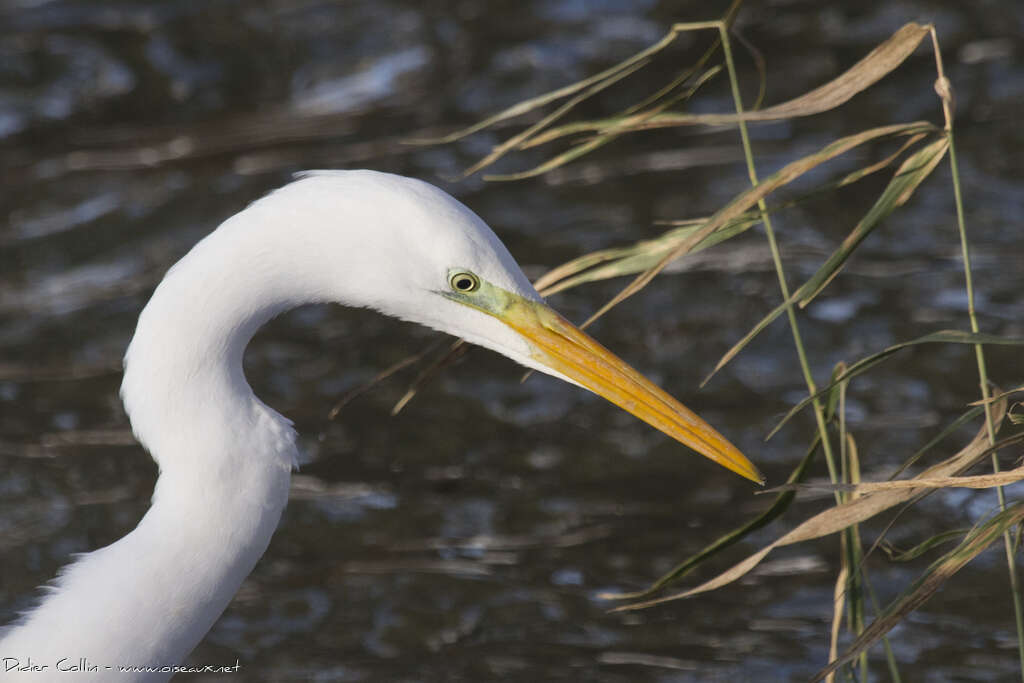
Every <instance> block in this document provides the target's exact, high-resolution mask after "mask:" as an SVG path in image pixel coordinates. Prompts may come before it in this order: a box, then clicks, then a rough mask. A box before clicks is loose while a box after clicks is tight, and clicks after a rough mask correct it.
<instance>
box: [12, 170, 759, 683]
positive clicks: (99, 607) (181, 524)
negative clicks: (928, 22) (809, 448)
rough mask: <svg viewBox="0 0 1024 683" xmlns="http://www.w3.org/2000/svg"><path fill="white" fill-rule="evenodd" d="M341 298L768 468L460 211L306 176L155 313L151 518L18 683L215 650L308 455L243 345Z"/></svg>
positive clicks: (89, 568) (67, 604) (205, 248)
mask: <svg viewBox="0 0 1024 683" xmlns="http://www.w3.org/2000/svg"><path fill="white" fill-rule="evenodd" d="M474 282H476V286H475V287H473V289H470V287H471V286H473V284H474ZM327 301H331V302H338V303H341V304H345V305H349V306H364V307H370V308H374V309H377V310H379V311H381V312H383V313H386V314H388V315H392V316H396V317H399V318H403V319H406V320H411V321H414V322H418V323H421V324H424V325H428V326H430V327H434V328H436V329H439V330H443V331H445V332H449V333H451V334H454V335H458V336H461V337H463V338H465V339H467V340H469V341H471V342H474V343H476V344H480V345H483V346H486V347H488V348H491V349H494V350H495V351H498V352H499V353H502V354H504V355H506V356H509V357H511V358H513V359H514V360H516V361H518V362H520V363H522V364H524V365H526V366H529V367H532V368H535V369H538V370H541V371H543V372H547V373H549V374H553V375H555V376H557V377H560V378H561V379H564V380H567V381H570V382H574V383H577V384H580V385H582V386H585V387H587V388H589V389H592V390H594V391H596V392H597V393H600V394H602V395H604V396H605V397H607V398H609V399H610V400H612V401H614V402H616V403H617V404H619V405H620V406H623V407H624V408H626V409H627V410H629V411H630V412H633V413H634V414H636V415H638V416H639V417H641V418H642V419H644V420H646V421H648V422H650V423H651V424H653V425H654V426H656V427H658V428H659V429H662V430H663V431H666V432H667V433H669V434H671V435H673V436H674V437H675V438H677V439H680V440H682V441H683V442H684V443H687V444H688V445H691V446H692V447H694V448H696V449H697V450H699V451H701V452H702V453H703V454H705V455H707V456H708V457H710V458H712V459H714V460H716V461H718V462H720V463H722V464H724V465H725V466H727V467H729V468H730V469H733V470H734V471H738V472H740V473H741V474H744V475H745V476H748V477H749V478H757V476H758V475H757V472H756V469H754V468H753V465H751V464H750V463H749V462H748V461H747V460H746V459H745V458H744V457H743V456H742V455H740V454H739V452H738V451H736V449H735V448H733V447H732V446H731V445H729V444H728V442H727V441H725V439H724V438H722V437H721V436H720V435H718V434H717V433H716V432H714V430H712V429H711V428H710V427H709V426H707V425H706V424H705V423H703V421H700V420H699V418H696V416H694V415H693V414H692V413H689V411H687V410H686V409H685V408H683V407H682V406H680V405H679V404H678V403H675V402H674V400H673V399H671V398H670V397H667V395H664V394H663V393H661V392H660V390H657V389H656V388H655V387H653V385H650V384H649V383H647V382H646V380H643V378H642V377H640V376H639V375H637V374H636V373H635V371H632V370H631V369H629V368H628V366H625V365H624V364H622V362H621V361H619V360H618V359H616V358H614V356H611V354H609V353H608V352H606V351H604V350H603V349H602V348H601V347H599V346H598V345H596V343H594V342H592V340H589V338H588V337H586V336H585V335H583V334H582V333H580V332H579V331H578V330H576V329H575V328H573V327H572V326H571V325H569V324H568V323H566V322H565V321H564V320H563V319H561V318H559V317H558V316H557V314H554V313H553V312H551V311H550V309H548V308H547V307H546V306H544V305H543V303H542V301H541V298H540V296H539V295H538V294H537V293H536V291H535V290H534V289H533V287H532V286H531V285H530V283H529V281H528V280H527V279H526V278H525V277H524V276H523V274H522V272H521V271H520V269H519V267H518V266H517V265H516V263H515V261H514V260H513V259H512V257H511V256H510V255H509V253H508V251H507V250H506V249H505V247H504V245H502V243H501V242H500V241H499V240H498V238H497V237H496V236H495V235H494V233H493V232H492V231H491V230H490V228H488V227H487V225H486V224H484V222H483V221H481V220H480V219H479V218H478V217H477V216H476V215H475V214H473V213H472V212H471V211H470V210H469V209H467V208H466V207H465V206H463V205H462V204H460V203H459V202H458V201H456V200H455V199H453V198H452V197H450V196H449V195H447V194H446V193H444V192H442V191H441V190H439V189H437V188H435V187H433V186H431V185H429V184H427V183H423V182H420V181H417V180H413V179H409V178H403V177H399V176H394V175H388V174H383V173H376V172H372V171H328V172H316V173H311V174H306V175H304V176H303V177H302V178H300V179H299V180H297V181H296V182H293V183H292V184H290V185H288V186H286V187H284V188H282V189H280V190H277V191H275V192H273V193H271V194H270V195H268V196H266V197H264V198H262V199H260V200H259V201H256V202H255V203H253V204H252V205H251V206H249V207H248V208H246V209H245V210H244V211H242V212H240V213H238V214H237V215H235V216H234V217H232V218H230V219H228V220H227V221H225V222H224V223H223V224H222V225H221V226H220V227H219V228H218V229H217V230H216V231H214V232H213V233H211V234H210V235H209V236H208V237H206V238H205V239H204V240H202V241H201V242H199V244H197V245H196V246H195V247H194V248H193V249H192V251H191V252H189V254H188V255H186V256H185V257H184V258H183V259H182V260H181V261H180V262H179V263H178V264H177V265H175V266H174V267H173V268H171V270H170V271H169V272H168V273H167V276H166V277H165V278H164V280H163V281H162V282H161V283H160V285H159V286H158V287H157V289H156V291H155V292H154V293H153V297H152V299H151V300H150V301H149V303H148V304H147V305H146V307H145V309H144V310H143V311H142V314H141V315H140V317H139V323H138V327H137V329H136V331H135V335H134V337H133V339H132V342H131V344H130V346H129V347H128V351H127V354H126V356H125V373H124V381H123V383H122V385H121V395H122V398H123V400H124V404H125V408H126V410H127V412H128V415H129V417H130V419H131V423H132V428H133V430H134V432H135V435H136V437H137V438H138V440H139V441H140V442H141V443H142V444H143V445H144V446H145V447H146V448H147V449H148V450H149V452H150V453H151V454H152V457H153V459H154V460H155V461H156V462H157V464H158V465H159V468H160V475H159V478H158V480H157V484H156V488H155V491H154V494H153V501H152V507H151V508H150V509H149V511H148V512H147V513H146V515H145V516H144V517H143V519H142V520H141V521H140V523H139V525H138V526H137V527H136V528H135V529H134V530H133V531H131V532H130V533H129V534H128V535H126V536H125V537H124V538H122V539H120V540H119V541H117V542H115V543H113V544H111V545H109V546H107V547H105V548H101V549H99V550H96V551H94V552H91V553H88V554H86V555H84V556H81V557H80V558H79V559H77V560H75V561H74V562H73V563H72V564H70V565H69V566H68V567H66V568H65V569H64V571H63V572H62V573H61V575H60V576H59V577H58V578H57V579H56V580H55V582H54V583H53V585H52V587H50V588H48V589H47V590H46V594H45V595H44V597H43V599H42V601H41V603H40V605H39V606H38V607H37V608H36V609H34V610H33V611H31V612H29V613H28V614H26V615H25V616H23V618H22V619H21V620H19V622H17V623H16V624H14V625H13V628H10V629H9V630H7V631H6V632H5V635H3V637H2V639H0V658H3V657H8V658H15V659H17V660H18V662H21V663H24V662H27V661H28V660H29V659H31V660H32V662H34V663H35V664H36V665H38V666H42V665H48V666H49V667H50V668H49V669H48V670H43V671H34V672H26V673H23V674H18V672H17V671H8V672H7V673H5V674H4V677H3V678H4V680H21V679H22V677H23V679H24V680H27V681H33V682H34V683H41V682H42V681H49V680H54V681H57V680H70V679H68V678H67V675H63V676H62V675H60V674H59V673H58V672H56V670H55V663H56V662H57V661H58V660H59V659H61V658H62V657H67V658H70V660H71V661H75V660H78V659H79V658H83V657H84V658H86V659H87V660H88V661H89V662H90V664H93V665H97V666H98V667H100V668H99V670H98V671H97V672H96V673H95V674H93V675H91V676H90V675H89V674H75V675H74V680H76V681H82V680H95V681H142V680H145V681H160V680H166V679H167V678H169V677H170V675H171V674H170V673H168V672H163V671H156V672H152V673H148V674H147V673H140V672H119V671H118V670H117V669H118V667H120V666H125V665H149V666H155V667H168V666H173V665H176V664H178V663H180V662H181V661H182V660H184V658H185V657H186V656H187V655H188V654H189V652H191V650H192V649H193V648H194V647H195V646H196V645H197V644H198V643H199V641H200V640H201V639H202V638H203V636H204V635H205V634H206V632H207V631H208V630H209V629H210V627H211V626H212V625H213V623H214V621H216V619H217V618H218V617H219V616H220V614H221V613H222V612H223V611H224V609H225V608H226V607H227V605H228V603H229V602H230V601H231V598H232V596H233V595H234V594H235V592H236V591H237V589H238V587H239V586H240V585H241V583H242V581H243V580H244V579H245V577H246V576H247V575H248V574H249V572H250V571H251V570H252V568H253V566H254V565H255V564H256V562H257V560H258V559H259V558H260V556H261V555H262V554H263V552H264V551H265V550H266V547H267V544H268V543H269V541H270V537H271V535H272V534H273V532H274V529H275V528H276V527H277V524H278V521H279V519H280V516H281V512H282V510H283V508H284V505H285V503H286V501H287V497H288V486H289V473H290V471H291V470H292V468H293V467H294V465H295V463H296V459H297V452H296V447H295V434H294V432H293V430H292V428H291V423H290V422H289V421H288V420H287V419H285V418H284V417H282V416H281V415H279V414H278V413H276V412H275V411H273V410H272V409H270V408H268V407H267V406H266V405H264V404H263V403H262V402H261V401H260V400H259V399H258V398H257V397H256V396H255V395H254V394H253V392H252V390H251V389H250V387H249V384H248V383H247V382H246V380H245V377H244V375H243V371H242V356H243V353H244V351H245V347H246V345H247V344H248V342H249V340H250V339H251V338H252V336H253V334H255V332H256V330H257V329H259V327H260V326H261V325H263V324H264V323H265V322H267V321H268V320H269V319H271V318H272V317H274V316H275V315H278V314H279V313H281V312H283V311H285V310H288V309H290V308H293V307H295V306H298V305H301V304H305V303H313V302H327ZM108 666H109V667H111V668H110V669H107V668H104V667H108Z"/></svg>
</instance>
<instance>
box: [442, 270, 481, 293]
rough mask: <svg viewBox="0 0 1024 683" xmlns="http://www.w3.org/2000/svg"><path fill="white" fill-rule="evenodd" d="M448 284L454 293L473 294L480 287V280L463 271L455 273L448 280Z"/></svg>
mask: <svg viewBox="0 0 1024 683" xmlns="http://www.w3.org/2000/svg"><path fill="white" fill-rule="evenodd" d="M448 284H450V285H451V286H452V289H454V290H455V291H456V292H474V291H476V290H477V288H479V287H480V278H478V277H477V276H476V275H474V274H473V273H470V272H468V271H463V272H461V273H455V274H453V275H452V276H451V277H450V278H449V279H448Z"/></svg>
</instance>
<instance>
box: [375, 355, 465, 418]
mask: <svg viewBox="0 0 1024 683" xmlns="http://www.w3.org/2000/svg"><path fill="white" fill-rule="evenodd" d="M467 351H469V344H467V343H466V342H465V341H463V340H462V339H456V340H455V341H454V342H452V344H451V346H449V347H448V351H446V352H445V353H444V355H442V356H440V357H439V358H437V359H436V360H435V361H434V362H433V363H431V364H430V365H428V366H427V367H425V368H424V369H423V370H421V371H420V374H418V375H417V376H416V379H414V380H413V381H412V383H411V384H410V385H409V388H408V389H406V390H405V393H404V394H403V395H402V398H400V399H398V402H396V403H395V405H393V406H392V407H391V415H392V416H395V415H398V413H400V412H402V409H403V408H405V406H406V405H408V404H409V401H411V400H412V399H413V397H414V396H415V395H416V393H417V392H418V391H419V390H420V388H421V387H423V385H424V384H426V383H427V382H428V381H430V379H431V378H433V376H434V375H435V374H437V373H438V372H440V371H441V370H443V369H444V368H446V367H448V366H449V365H451V364H452V363H454V362H455V361H457V360H458V359H460V358H462V356H463V355H465V354H466V352H467Z"/></svg>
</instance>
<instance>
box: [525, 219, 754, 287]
mask: <svg viewBox="0 0 1024 683" xmlns="http://www.w3.org/2000/svg"><path fill="white" fill-rule="evenodd" d="M760 220H761V219H760V218H759V217H758V216H757V215H756V214H754V213H747V214H744V215H743V216H741V217H740V218H738V219H737V220H735V221H731V222H730V223H728V224H726V225H724V226H722V229H721V230H718V231H716V232H713V233H711V234H710V235H708V236H707V237H705V238H704V239H703V240H702V241H701V242H700V243H699V244H697V245H696V246H695V247H694V248H693V249H692V250H691V252H690V253H696V252H699V251H702V250H704V249H707V248H708V247H712V246H714V245H716V244H719V243H720V242H724V241H725V240H727V239H730V238H732V237H735V236H736V235H739V234H740V233H742V232H745V231H746V230H749V229H750V228H751V227H753V226H754V225H756V224H757V223H759V222H760ZM699 228H700V224H696V225H691V226H687V227H682V228H677V229H675V230H670V231H668V232H666V233H664V234H663V235H661V236H659V237H656V238H655V239H653V240H644V241H642V242H637V243H636V244H634V245H633V246H631V247H622V248H617V249H609V250H605V251H603V252H595V254H592V255H590V256H592V257H595V258H590V259H587V261H581V260H580V259H577V260H576V261H575V262H570V263H572V264H573V266H576V267H580V266H585V265H587V264H593V265H596V266H598V267H592V268H589V269H587V268H584V267H580V268H579V270H580V271H582V272H579V273H578V274H576V275H569V272H568V271H569V270H570V268H566V267H563V268H562V269H561V270H560V273H559V274H561V275H563V277H562V279H561V280H560V281H557V282H555V283H553V284H546V286H544V287H543V288H542V289H541V290H540V292H541V294H543V295H544V296H549V295H551V294H555V293H557V292H561V291H563V290H566V289H570V288H572V287H577V286H579V285H582V284H586V283H588V282H596V281H598V280H608V279H611V278H615V277H622V276H625V275H633V274H636V273H641V272H643V271H645V270H647V269H649V268H650V267H651V266H653V265H654V264H656V263H657V262H658V261H660V260H661V259H662V257H664V255H665V253H667V252H669V251H671V250H672V249H674V248H675V247H676V246H677V245H678V244H680V243H681V242H682V241H684V240H685V239H687V238H688V237H689V236H690V235H692V234H693V233H694V232H695V231H696V230H698V229H699ZM609 261H610V263H609ZM602 263H603V264H604V265H600V264H602ZM566 265H567V266H568V265H569V264H566ZM545 280H547V282H550V281H551V280H550V279H548V278H545Z"/></svg>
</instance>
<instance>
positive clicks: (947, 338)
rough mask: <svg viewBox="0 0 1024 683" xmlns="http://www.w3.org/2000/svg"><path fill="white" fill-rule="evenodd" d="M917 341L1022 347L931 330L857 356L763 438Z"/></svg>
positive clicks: (979, 336) (1010, 340) (1005, 341)
mask: <svg viewBox="0 0 1024 683" xmlns="http://www.w3.org/2000/svg"><path fill="white" fill-rule="evenodd" d="M919 344H997V345H1003V346H1024V339H1016V338H1013V337H1000V336H997V335H993V334H974V333H972V332H963V331H961V330H940V331H939V332H932V333H931V334H926V335H925V336H923V337H918V338H917V339H912V340H911V341H908V342H903V343H901V344H894V345H892V346H889V347H887V348H885V349H883V350H881V351H879V352H878V353H875V354H872V355H870V356H867V357H866V358H862V359H860V360H859V361H857V362H856V363H854V364H853V365H851V366H850V368H849V369H848V370H847V371H846V372H845V373H843V374H842V375H841V376H839V377H837V378H836V379H834V380H833V381H832V382H830V383H829V384H828V385H827V386H825V387H824V388H823V389H820V390H819V391H818V393H816V394H813V395H811V396H808V397H807V398H805V399H804V400H802V401H800V402H799V403H797V404H796V405H795V406H793V407H792V408H790V410H789V412H787V413H786V415H785V416H784V417H783V418H782V420H780V421H779V423H778V424H776V425H775V427H774V428H773V429H772V430H771V431H770V432H769V433H768V436H766V437H765V440H766V441H767V440H768V439H770V438H772V436H774V435H775V433H776V432H778V431H779V429H781V428H782V426H783V425H785V424H786V423H787V422H789V420H790V419H791V418H792V417H793V416H794V415H796V414H797V413H799V412H800V411H801V410H803V409H804V408H806V407H807V406H808V405H810V404H811V402H812V401H813V400H814V399H816V398H818V397H820V396H822V395H823V394H825V393H826V392H828V391H829V390H831V389H832V387H833V386H835V385H836V384H837V383H839V382H844V381H848V380H851V379H853V378H854V377H856V376H857V375H860V374H863V373H865V372H867V371H868V370H870V369H871V368H873V367H875V366H876V365H878V364H879V363H881V362H883V361H885V360H887V359H888V358H889V357H890V356H892V355H893V354H894V353H896V352H898V351H902V350H903V349H906V348H909V347H911V346H917V345H919Z"/></svg>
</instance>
